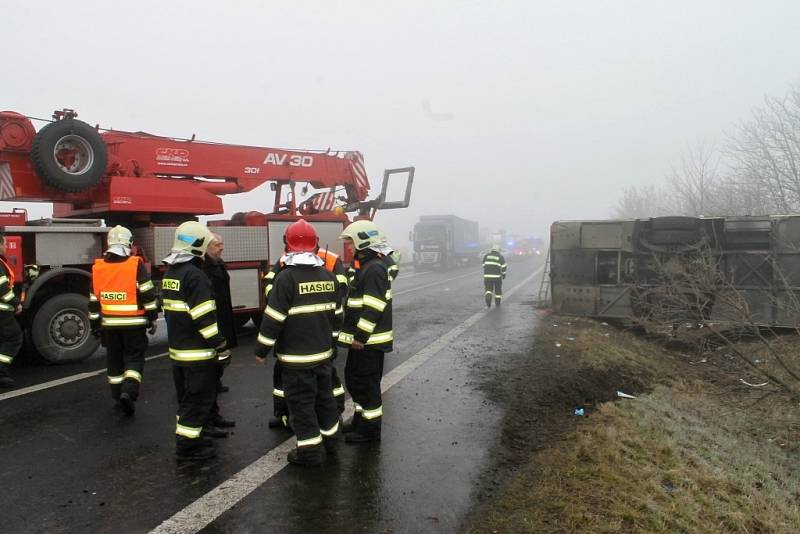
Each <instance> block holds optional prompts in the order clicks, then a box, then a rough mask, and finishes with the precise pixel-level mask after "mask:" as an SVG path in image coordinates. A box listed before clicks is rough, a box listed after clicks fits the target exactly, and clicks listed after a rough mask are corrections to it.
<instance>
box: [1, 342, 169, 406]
mask: <svg viewBox="0 0 800 534" xmlns="http://www.w3.org/2000/svg"><path fill="white" fill-rule="evenodd" d="M167 354H169V353H168V352H164V353H162V354H156V355H154V356H148V357H147V358H145V361H150V360H155V359H156V358H163V357H164V356H166V355H167ZM105 372H106V369H98V370H97V371H87V372H85V373H78V374H77V375H72V376H65V377H64V378H59V379H57V380H51V381H49V382H43V383H41V384H36V385H35V386H28V387H26V388H20V389H15V390H14V391H9V392H8V393H2V394H0V401H4V400H8V399H13V398H14V397H21V396H22V395H29V394H31V393H36V392H37V391H42V390H44V389H50V388H54V387H56V386H63V385H64V384H69V383H71V382H77V381H78V380H85V379H87V378H92V377H95V376H98V375H102V374H103V373H105Z"/></svg>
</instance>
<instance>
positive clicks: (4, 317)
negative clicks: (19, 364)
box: [0, 311, 22, 375]
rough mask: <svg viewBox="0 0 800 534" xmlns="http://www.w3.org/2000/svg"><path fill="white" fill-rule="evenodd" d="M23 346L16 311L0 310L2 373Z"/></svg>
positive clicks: (0, 362)
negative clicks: (15, 315)
mask: <svg viewBox="0 0 800 534" xmlns="http://www.w3.org/2000/svg"><path fill="white" fill-rule="evenodd" d="M21 347H22V329H20V327H19V323H17V320H16V319H15V318H14V312H7V311H0V360H2V361H0V375H2V374H4V372H3V371H4V370H5V369H6V367H8V366H10V365H11V360H13V359H14V356H16V355H17V353H18V352H19V349H20V348H21Z"/></svg>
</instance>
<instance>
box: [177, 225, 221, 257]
mask: <svg viewBox="0 0 800 534" xmlns="http://www.w3.org/2000/svg"><path fill="white" fill-rule="evenodd" d="M213 239H214V235H213V234H212V233H211V231H210V230H209V229H208V228H206V225H204V224H200V223H199V222H197V221H187V222H185V223H183V224H181V225H180V226H178V228H176V229H175V241H173V243H172V252H191V253H192V254H193V255H195V256H198V257H203V256H205V254H206V249H207V248H208V244H209V243H211V241H212V240H213Z"/></svg>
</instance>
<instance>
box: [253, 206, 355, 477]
mask: <svg viewBox="0 0 800 534" xmlns="http://www.w3.org/2000/svg"><path fill="white" fill-rule="evenodd" d="M284 242H285V243H286V255H285V256H284V257H283V258H282V262H283V264H284V268H283V269H281V270H280V272H278V274H277V275H275V277H274V279H273V281H272V285H273V287H272V290H271V291H270V292H269V299H268V300H267V306H266V308H265V309H264V317H263V319H262V321H261V327H260V331H259V334H258V341H257V344H256V358H257V360H258V362H259V363H264V361H265V359H266V357H267V355H268V354H269V353H270V351H271V350H272V349H273V348H274V350H275V356H276V357H277V359H278V361H280V363H281V367H282V378H283V391H284V394H285V399H286V405H287V407H288V409H289V423H290V425H291V427H292V429H293V430H294V433H295V436H296V438H297V446H296V448H295V449H294V450H292V451H290V452H289V455H288V457H287V459H288V461H289V462H290V463H292V464H296V465H319V464H321V463H322V449H323V444H324V447H325V449H327V450H328V452H329V453H333V452H334V451H335V446H336V435H337V432H338V430H339V411H338V410H337V408H336V401H335V400H334V398H333V384H332V374H333V373H332V367H333V364H332V363H331V362H332V359H333V354H334V350H335V348H334V340H333V332H334V331H335V330H336V328H335V327H336V321H337V319H336V309H337V307H338V306H339V304H338V303H337V299H338V295H339V291H340V290H339V288H338V283H337V281H336V277H335V276H334V275H333V274H332V273H330V272H328V271H327V270H326V269H325V268H324V262H323V261H322V260H321V259H320V258H319V256H317V255H316V254H315V251H316V250H317V234H316V231H315V230H314V227H313V226H311V225H310V224H309V223H308V222H306V221H305V220H303V219H300V220H298V221H297V222H294V223H292V224H291V225H289V227H288V228H287V229H286V233H285V234H284Z"/></svg>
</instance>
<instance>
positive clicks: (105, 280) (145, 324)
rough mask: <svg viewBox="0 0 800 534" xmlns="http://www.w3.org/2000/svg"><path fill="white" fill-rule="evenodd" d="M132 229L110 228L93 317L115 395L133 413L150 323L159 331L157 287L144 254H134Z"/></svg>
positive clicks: (95, 273) (97, 267) (95, 279)
mask: <svg viewBox="0 0 800 534" xmlns="http://www.w3.org/2000/svg"><path fill="white" fill-rule="evenodd" d="M132 244H133V235H132V234H131V231H130V230H128V229H127V228H125V227H124V226H115V227H114V228H112V229H111V230H110V231H109V232H108V250H107V251H106V253H105V255H104V256H103V258H101V259H98V260H96V261H95V263H94V265H93V266H92V291H91V293H90V295H89V320H90V321H91V324H92V334H93V335H95V336H101V337H102V340H103V346H105V348H106V353H107V355H106V363H107V368H108V383H109V384H110V385H111V396H112V398H113V399H114V400H115V401H117V403H118V405H119V407H120V408H122V411H123V412H125V414H126V415H133V413H134V412H135V410H136V404H135V403H136V399H137V398H138V397H139V387H140V385H141V383H142V376H143V374H144V354H145V351H146V350H147V329H148V328H149V329H150V333H151V334H155V331H156V319H158V303H157V301H156V291H155V286H154V285H153V282H152V281H151V280H150V276H149V275H148V274H147V269H146V268H145V266H144V262H143V261H142V258H140V257H139V256H131V246H132Z"/></svg>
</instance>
